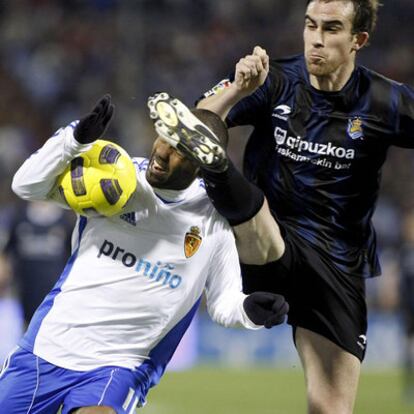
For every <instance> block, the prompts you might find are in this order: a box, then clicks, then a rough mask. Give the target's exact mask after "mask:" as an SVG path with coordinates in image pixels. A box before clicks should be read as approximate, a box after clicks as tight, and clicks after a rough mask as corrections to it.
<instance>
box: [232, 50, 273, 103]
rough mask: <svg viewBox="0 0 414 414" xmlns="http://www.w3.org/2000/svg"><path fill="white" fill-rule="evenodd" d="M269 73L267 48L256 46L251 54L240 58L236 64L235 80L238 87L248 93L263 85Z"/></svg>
mask: <svg viewBox="0 0 414 414" xmlns="http://www.w3.org/2000/svg"><path fill="white" fill-rule="evenodd" d="M268 73H269V56H268V54H267V52H266V50H265V49H263V48H261V47H260V46H256V47H255V48H254V49H253V53H252V54H251V55H247V56H245V57H244V58H242V59H240V60H239V62H238V63H237V64H236V73H235V75H234V82H235V84H236V87H237V89H238V90H239V91H240V92H243V93H244V94H246V95H250V94H252V93H253V92H254V91H255V90H256V89H257V88H258V87H260V86H262V85H263V83H264V82H265V80H266V78H267V75H268Z"/></svg>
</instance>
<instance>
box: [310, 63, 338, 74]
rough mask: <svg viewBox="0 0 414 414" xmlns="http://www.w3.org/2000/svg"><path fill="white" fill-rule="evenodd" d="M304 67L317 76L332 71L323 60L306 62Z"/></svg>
mask: <svg viewBox="0 0 414 414" xmlns="http://www.w3.org/2000/svg"><path fill="white" fill-rule="evenodd" d="M306 67H307V69H308V72H309V73H310V74H311V75H313V76H318V77H321V76H327V75H329V74H330V73H331V72H332V70H331V68H330V66H329V65H327V64H326V63H324V62H318V63H313V62H307V63H306Z"/></svg>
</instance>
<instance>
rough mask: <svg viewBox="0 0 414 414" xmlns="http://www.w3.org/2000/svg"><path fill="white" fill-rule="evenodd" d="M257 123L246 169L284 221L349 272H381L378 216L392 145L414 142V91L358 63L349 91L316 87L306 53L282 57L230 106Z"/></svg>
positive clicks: (236, 120) (243, 119)
mask: <svg viewBox="0 0 414 414" xmlns="http://www.w3.org/2000/svg"><path fill="white" fill-rule="evenodd" d="M227 123H228V125H229V126H236V125H246V124H249V125H253V126H254V131H253V133H252V135H251V137H250V139H249V141H248V144H247V148H246V153H245V174H246V175H247V176H248V177H249V178H250V179H252V180H253V181H254V182H256V183H257V184H258V185H259V187H260V188H262V190H263V191H264V193H265V194H266V197H267V199H268V201H269V204H270V207H271V209H272V211H273V213H274V214H275V217H276V219H277V220H278V221H279V222H280V224H281V225H282V227H289V228H290V230H293V231H294V232H295V233H296V234H297V235H298V236H300V237H302V238H304V239H306V240H307V241H308V242H309V243H310V244H311V245H313V246H314V248H315V249H317V250H319V251H320V252H321V255H322V256H321V257H322V258H325V259H326V260H329V261H332V262H333V264H334V265H335V266H337V267H338V268H339V269H340V270H341V271H343V272H345V273H347V274H349V275H354V276H363V277H371V276H374V275H378V274H379V273H380V267H379V263H378V259H377V255H376V241H375V232H374V229H373V227H372V224H371V217H372V215H373V212H374V208H375V204H376V200H377V197H378V189H379V184H380V172H381V166H382V165H383V163H384V161H385V158H386V154H387V150H388V148H389V146H390V145H397V146H401V147H414V90H413V89H411V88H410V87H408V86H406V85H403V84H400V83H397V82H394V81H392V80H389V79H387V78H385V77H383V76H381V75H379V74H377V73H375V72H373V71H371V70H369V69H367V68H365V67H361V66H358V67H356V69H355V71H354V72H353V74H352V77H351V78H350V80H349V81H348V83H347V84H346V85H345V86H344V88H343V89H342V90H341V91H340V92H323V91H319V90H317V89H315V88H313V87H312V86H311V84H310V82H309V74H308V72H307V69H306V64H305V60H304V57H303V55H300V56H294V57H291V58H286V59H281V60H273V61H271V63H270V71H269V76H268V77H267V79H266V81H265V83H264V84H263V85H262V86H261V87H260V88H259V89H257V90H256V92H255V93H254V94H252V95H250V96H248V97H247V98H244V99H243V100H241V101H240V102H239V103H238V104H237V105H236V106H235V107H234V108H233V109H232V110H231V112H230V113H229V115H228V119H227Z"/></svg>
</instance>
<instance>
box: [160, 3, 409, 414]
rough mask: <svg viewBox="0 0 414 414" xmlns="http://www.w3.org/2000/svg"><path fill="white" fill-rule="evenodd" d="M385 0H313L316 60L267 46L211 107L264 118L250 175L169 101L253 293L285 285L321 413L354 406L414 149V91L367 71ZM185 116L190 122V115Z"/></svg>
mask: <svg viewBox="0 0 414 414" xmlns="http://www.w3.org/2000/svg"><path fill="white" fill-rule="evenodd" d="M377 8H378V2H377V1H376V0H310V1H308V2H307V8H306V16H305V26H304V54H302V55H299V56H294V57H290V58H285V59H279V60H269V57H268V55H267V53H266V51H265V50H264V49H262V48H261V47H258V46H257V47H255V48H254V51H253V53H252V54H251V55H248V56H246V57H244V58H242V59H241V60H240V61H239V62H238V63H237V65H236V67H235V72H234V74H233V75H232V76H231V77H230V78H229V79H225V80H223V81H221V82H220V83H219V84H218V85H216V86H215V87H214V88H213V89H212V90H211V91H209V92H207V93H206V94H205V95H204V99H202V100H201V101H200V102H199V104H198V105H199V107H202V108H207V109H210V110H212V111H214V112H216V113H218V114H219V115H220V116H221V117H222V119H225V120H226V122H227V125H228V126H229V127H233V126H237V125H246V124H249V125H253V126H254V130H253V133H252V135H251V137H250V139H249V142H248V144H247V148H246V153H245V175H246V177H247V178H248V180H247V179H246V178H244V177H243V176H242V175H241V174H240V173H239V172H238V171H237V170H236V169H235V168H234V166H233V165H232V163H231V162H230V161H229V160H226V159H223V157H222V156H221V154H222V151H216V148H214V145H212V142H214V137H211V136H208V134H205V132H203V125H195V123H194V122H192V123H191V125H189V123H188V122H186V121H188V120H185V119H183V118H182V117H180V113H179V111H177V110H176V109H175V106H174V99H172V98H170V99H166V100H165V106H168V105H169V110H166V109H165V107H164V108H162V111H159V113H158V119H157V120H156V124H157V123H158V129H159V130H163V131H164V133H165V135H166V136H169V137H170V140H171V142H173V141H174V140H175V145H176V147H177V148H179V149H180V150H181V151H183V152H185V153H186V154H189V155H191V154H192V155H193V158H194V159H195V160H196V161H198V162H199V163H200V164H201V166H202V170H203V174H204V179H205V181H206V185H207V192H208V194H209V196H210V198H211V199H212V201H213V204H214V205H215V207H216V209H217V210H218V211H219V212H220V213H221V214H222V215H223V216H225V217H226V218H227V219H228V220H229V222H230V224H231V225H232V226H233V229H234V233H235V235H236V240H237V245H238V252H239V255H240V260H241V262H242V264H243V282H244V289H245V291H246V292H251V291H256V290H268V291H272V292H278V293H283V294H284V295H285V296H286V298H287V300H288V302H289V304H290V312H289V320H288V323H290V324H291V325H292V327H293V335H294V341H295V345H296V348H297V351H298V354H299V356H300V359H301V362H302V365H303V368H304V373H305V380H306V387H307V401H308V407H309V408H308V412H309V413H311V414H322V413H323V414H325V413H329V414H332V413H335V414H349V413H352V411H353V406H354V402H355V397H356V393H357V386H358V380H359V375H360V366H361V361H362V360H363V358H364V355H365V349H366V333H367V308H366V300H365V279H366V278H369V277H372V276H376V275H379V274H380V266H379V263H378V258H377V254H376V242H375V232H374V229H373V227H372V224H371V217H372V214H373V212H374V207H375V203H376V199H377V196H378V189H379V181H380V170H381V166H382V164H383V162H384V161H385V158H386V154H387V149H388V148H389V147H390V146H391V145H396V146H401V147H414V91H413V89H411V88H410V87H408V86H406V85H403V84H400V83H397V82H394V81H392V80H389V79H386V78H385V77H383V76H381V75H379V74H377V73H375V72H373V71H371V70H369V69H367V68H365V67H362V66H358V65H356V54H357V52H358V51H359V50H360V49H361V48H363V47H364V46H365V45H366V44H367V42H368V39H369V34H370V33H371V32H372V30H373V29H374V26H375V23H376V15H377ZM177 119H178V120H179V121H180V122H178V121H177Z"/></svg>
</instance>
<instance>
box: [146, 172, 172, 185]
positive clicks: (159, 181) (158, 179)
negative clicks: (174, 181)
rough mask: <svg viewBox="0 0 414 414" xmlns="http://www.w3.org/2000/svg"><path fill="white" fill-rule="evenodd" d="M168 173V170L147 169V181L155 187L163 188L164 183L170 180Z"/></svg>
mask: <svg viewBox="0 0 414 414" xmlns="http://www.w3.org/2000/svg"><path fill="white" fill-rule="evenodd" d="M168 177H169V175H168V173H167V172H166V171H162V172H161V171H154V170H147V175H146V178H147V181H148V182H149V184H150V185H152V186H153V187H158V188H162V187H164V184H165V183H166V182H168Z"/></svg>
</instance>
